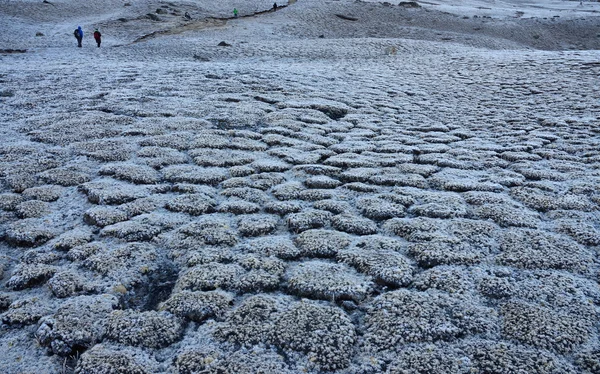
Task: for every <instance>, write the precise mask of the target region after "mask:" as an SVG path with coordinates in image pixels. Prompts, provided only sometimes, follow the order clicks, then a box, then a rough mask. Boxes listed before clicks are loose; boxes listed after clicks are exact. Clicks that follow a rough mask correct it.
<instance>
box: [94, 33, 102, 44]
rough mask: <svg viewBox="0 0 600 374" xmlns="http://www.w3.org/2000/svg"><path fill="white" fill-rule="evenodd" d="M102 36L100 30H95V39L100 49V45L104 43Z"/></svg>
mask: <svg viewBox="0 0 600 374" xmlns="http://www.w3.org/2000/svg"><path fill="white" fill-rule="evenodd" d="M101 38H102V34H100V31H98V29H96V30H94V39H96V43H98V48H100V43H101V42H102V39H101Z"/></svg>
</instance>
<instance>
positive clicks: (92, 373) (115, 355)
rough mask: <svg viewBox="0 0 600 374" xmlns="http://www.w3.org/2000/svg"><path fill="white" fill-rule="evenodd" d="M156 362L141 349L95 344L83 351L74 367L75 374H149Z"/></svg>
mask: <svg viewBox="0 0 600 374" xmlns="http://www.w3.org/2000/svg"><path fill="white" fill-rule="evenodd" d="M155 366H156V363H155V362H154V361H153V360H152V359H150V358H149V355H148V354H147V353H145V352H143V351H141V350H137V349H134V348H128V347H127V348H125V347H122V346H118V347H110V346H109V345H107V344H97V345H95V346H94V347H92V348H91V349H89V350H87V351H85V352H84V353H83V354H82V355H81V358H80V359H79V361H77V366H76V368H75V373H76V374H112V373H119V372H122V373H128V374H149V373H151V372H154V370H153V369H154V367H155Z"/></svg>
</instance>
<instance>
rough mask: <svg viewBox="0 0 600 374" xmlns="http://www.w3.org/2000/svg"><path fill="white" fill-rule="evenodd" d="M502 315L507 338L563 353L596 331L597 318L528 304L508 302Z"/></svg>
mask: <svg viewBox="0 0 600 374" xmlns="http://www.w3.org/2000/svg"><path fill="white" fill-rule="evenodd" d="M500 314H501V315H502V317H503V318H502V334H503V335H504V336H505V337H506V338H508V339H513V340H516V341H519V342H521V343H524V344H528V345H532V346H534V347H537V348H542V349H547V350H550V351H554V352H559V353H569V352H572V351H573V350H574V349H575V348H577V347H578V346H580V345H581V344H583V343H585V342H586V341H588V340H589V339H590V338H591V337H592V334H593V331H594V321H593V319H589V318H586V317H585V316H582V315H578V314H570V313H561V312H559V311H556V310H553V309H550V308H546V307H542V306H537V305H532V304H529V303H524V302H507V303H505V304H503V305H502V306H501V308H500Z"/></svg>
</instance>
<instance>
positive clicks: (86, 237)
mask: <svg viewBox="0 0 600 374" xmlns="http://www.w3.org/2000/svg"><path fill="white" fill-rule="evenodd" d="M92 240H93V236H92V232H91V231H89V230H87V229H85V228H76V229H73V230H71V231H67V232H65V233H64V234H62V235H60V236H59V237H58V238H57V239H56V241H54V243H53V244H52V247H53V248H54V249H56V250H59V251H68V250H69V249H71V248H73V247H76V246H78V245H83V244H86V243H89V242H91V241H92Z"/></svg>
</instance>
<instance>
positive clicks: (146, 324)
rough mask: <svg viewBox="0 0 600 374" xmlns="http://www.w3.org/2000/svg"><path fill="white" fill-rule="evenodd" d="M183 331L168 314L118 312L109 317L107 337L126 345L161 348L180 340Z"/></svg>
mask: <svg viewBox="0 0 600 374" xmlns="http://www.w3.org/2000/svg"><path fill="white" fill-rule="evenodd" d="M182 330H183V326H182V325H181V322H180V321H179V320H178V319H177V318H176V317H175V316H173V315H172V314H170V313H168V312H155V311H148V312H137V311H133V310H118V311H114V312H112V313H111V315H110V316H109V317H108V321H107V326H106V336H107V337H108V338H109V339H112V340H115V341H117V342H119V343H122V344H126V345H131V346H141V347H148V348H161V347H165V346H168V345H170V344H172V343H174V342H175V341H177V340H179V339H180V337H181V333H182Z"/></svg>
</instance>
